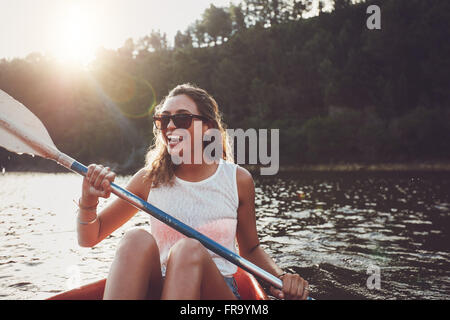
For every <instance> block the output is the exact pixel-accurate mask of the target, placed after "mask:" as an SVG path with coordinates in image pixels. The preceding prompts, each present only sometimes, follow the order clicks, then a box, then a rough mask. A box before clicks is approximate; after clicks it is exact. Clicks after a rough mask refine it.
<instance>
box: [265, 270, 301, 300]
mask: <svg viewBox="0 0 450 320" xmlns="http://www.w3.org/2000/svg"><path fill="white" fill-rule="evenodd" d="M280 279H281V280H282V281H283V289H282V290H280V289H276V288H274V287H270V292H271V293H272V294H273V296H275V297H277V298H279V299H287V300H306V299H307V298H308V295H309V284H308V281H306V280H304V279H303V278H302V277H300V276H299V275H298V274H295V273H286V274H284V275H283V276H281V277H280Z"/></svg>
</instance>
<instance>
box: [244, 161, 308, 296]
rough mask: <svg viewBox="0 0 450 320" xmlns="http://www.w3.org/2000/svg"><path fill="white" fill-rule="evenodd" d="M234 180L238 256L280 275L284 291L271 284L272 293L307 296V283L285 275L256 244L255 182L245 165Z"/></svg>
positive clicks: (294, 275) (293, 275)
mask: <svg viewBox="0 0 450 320" xmlns="http://www.w3.org/2000/svg"><path fill="white" fill-rule="evenodd" d="M236 181H237V185H238V195H239V207H238V224H237V234H236V236H237V241H238V245H239V253H240V255H241V256H242V257H244V258H246V259H247V260H249V261H250V262H252V263H254V264H256V265H257V266H258V267H260V268H262V269H264V270H266V271H267V272H269V273H271V274H273V275H275V276H276V277H281V279H282V280H283V290H282V291H280V290H277V289H275V288H273V287H272V288H271V292H272V294H274V295H276V296H278V297H279V298H284V297H287V298H290V299H306V298H307V296H308V293H309V289H307V290H304V289H305V288H308V282H307V281H305V280H303V278H301V277H300V276H299V275H297V274H285V273H284V272H283V270H282V269H281V268H280V267H278V266H277V264H276V263H275V261H273V259H272V258H271V257H270V256H269V255H268V254H267V253H266V252H265V251H264V249H263V248H261V247H260V245H259V239H258V234H257V230H256V215H255V185H254V182H253V178H252V176H251V174H250V173H249V172H248V171H247V170H245V169H244V168H241V167H238V171H237V173H236Z"/></svg>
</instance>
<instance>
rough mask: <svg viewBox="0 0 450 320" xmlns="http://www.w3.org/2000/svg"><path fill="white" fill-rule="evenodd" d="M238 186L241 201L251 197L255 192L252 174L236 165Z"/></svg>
mask: <svg viewBox="0 0 450 320" xmlns="http://www.w3.org/2000/svg"><path fill="white" fill-rule="evenodd" d="M236 184H237V189H238V195H239V199H242V197H247V196H250V195H251V194H252V193H253V190H255V185H254V181H253V177H252V174H251V173H250V172H249V171H248V170H247V169H245V168H243V167H241V166H240V165H236Z"/></svg>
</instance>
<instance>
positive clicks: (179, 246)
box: [169, 238, 208, 265]
mask: <svg viewBox="0 0 450 320" xmlns="http://www.w3.org/2000/svg"><path fill="white" fill-rule="evenodd" d="M206 255H208V252H207V251H206V248H205V247H203V245H202V244H201V243H200V242H199V241H198V240H195V239H190V238H186V239H182V240H179V241H178V242H177V243H175V244H174V245H173V246H172V248H171V249H170V252H169V260H171V261H174V260H176V261H180V262H182V263H183V264H185V265H186V264H189V263H191V264H197V263H200V262H201V261H202V260H203V259H204V258H205V256H206Z"/></svg>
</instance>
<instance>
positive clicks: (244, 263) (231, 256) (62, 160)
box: [55, 152, 283, 289]
mask: <svg viewBox="0 0 450 320" xmlns="http://www.w3.org/2000/svg"><path fill="white" fill-rule="evenodd" d="M59 153H60V154H59V156H58V158H57V159H58V160H55V161H56V162H57V163H59V164H60V165H62V166H64V167H66V168H68V169H70V170H72V171H74V172H76V173H78V174H81V175H83V176H85V175H86V174H87V171H88V168H87V167H86V166H84V165H83V164H81V163H79V162H78V161H76V160H74V159H72V158H70V157H69V156H67V155H65V154H64V153H62V152H59ZM111 188H112V193H114V194H115V195H116V196H118V197H119V198H121V199H123V200H125V201H127V202H129V203H131V204H132V205H133V206H135V207H136V208H138V209H140V210H142V211H145V212H146V213H148V214H150V215H152V216H153V217H155V218H156V219H158V220H160V221H162V222H163V223H165V224H167V225H168V226H170V227H172V228H173V229H175V230H177V231H178V232H180V233H182V234H184V235H185V236H187V237H189V238H194V239H196V240H198V241H199V242H200V243H201V244H202V245H203V246H205V247H206V248H207V249H209V250H211V251H212V252H214V253H216V254H218V255H219V256H221V257H223V258H224V259H226V260H228V261H230V262H231V263H233V264H235V265H237V266H238V267H241V268H242V269H244V270H245V271H248V272H250V273H252V274H253V275H255V276H257V277H259V278H261V279H263V280H264V281H267V282H268V283H270V284H271V285H272V286H274V287H276V288H278V289H281V288H282V287H283V282H282V281H281V280H280V279H278V278H277V277H275V276H274V275H273V274H271V273H269V272H267V271H265V270H263V269H261V268H260V267H258V266H257V265H255V264H253V263H251V262H250V261H248V260H246V259H244V258H242V257H241V256H239V255H238V254H236V253H234V252H232V251H230V250H229V249H227V248H225V247H224V246H222V245H220V244H219V243H217V242H215V241H214V240H212V239H210V238H208V237H206V236H205V235H204V234H202V233H200V232H198V231H197V230H195V229H193V228H191V227H190V226H188V225H187V224H185V223H183V222H181V221H180V220H178V219H176V218H174V217H172V216H170V215H168V214H167V213H165V212H164V211H162V210H160V209H158V208H156V207H155V206H153V205H151V204H150V203H148V202H147V201H144V200H142V199H141V198H139V197H138V196H136V195H134V194H133V193H131V192H129V191H128V190H125V189H123V188H121V187H120V186H118V185H116V184H115V183H111Z"/></svg>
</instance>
